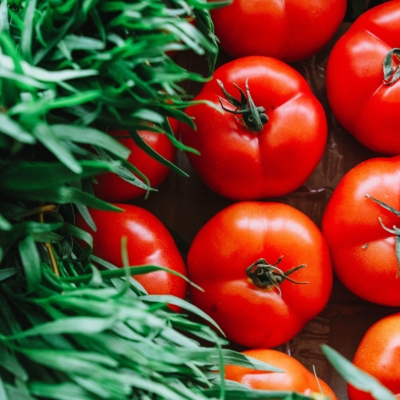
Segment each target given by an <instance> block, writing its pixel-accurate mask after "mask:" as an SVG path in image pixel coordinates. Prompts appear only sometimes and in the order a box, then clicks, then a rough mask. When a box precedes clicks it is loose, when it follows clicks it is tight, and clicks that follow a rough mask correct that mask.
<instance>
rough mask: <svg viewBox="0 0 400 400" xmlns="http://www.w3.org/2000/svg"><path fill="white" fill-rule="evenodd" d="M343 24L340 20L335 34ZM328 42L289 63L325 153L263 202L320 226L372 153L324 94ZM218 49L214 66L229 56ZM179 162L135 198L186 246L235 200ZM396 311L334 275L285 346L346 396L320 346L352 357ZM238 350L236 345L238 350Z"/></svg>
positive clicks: (194, 62) (196, 66)
mask: <svg viewBox="0 0 400 400" xmlns="http://www.w3.org/2000/svg"><path fill="white" fill-rule="evenodd" d="M346 29H347V25H346V24H343V25H342V27H341V29H340V31H339V32H338V34H337V36H336V37H338V36H340V34H342V33H343V32H344V31H345V30H346ZM335 40H336V38H335V39H334V40H333V41H332V43H331V44H330V45H329V46H328V47H327V48H326V49H324V51H323V52H321V53H320V54H318V55H317V56H315V57H313V58H311V59H308V60H305V61H304V62H301V63H296V64H292V66H293V67H294V68H295V69H297V70H298V71H299V72H300V73H301V74H302V75H303V76H304V77H305V78H306V79H307V81H308V82H309V84H310V86H311V88H312V90H313V92H314V94H315V95H316V96H317V97H318V99H319V100H320V101H321V103H322V104H323V106H324V107H325V111H326V116H327V120H328V124H329V139H328V143H327V146H326V151H325V154H324V157H323V159H322V161H321V162H320V164H319V165H318V167H317V169H316V170H315V171H314V173H313V174H312V176H311V177H310V178H309V180H308V181H307V182H306V183H305V185H303V186H302V187H301V188H299V189H298V190H296V191H295V192H293V193H291V194H289V195H287V196H284V197H281V198H275V199H268V200H265V201H271V200H273V201H280V202H283V203H286V204H290V205H292V206H294V207H296V208H297V209H299V210H301V211H302V212H304V213H305V214H306V215H308V216H309V217H310V218H311V219H312V220H313V221H314V222H315V223H316V224H317V225H318V226H320V223H321V217H322V214H323V211H324V208H325V206H326V203H327V201H328V199H329V197H330V195H331V193H332V191H333V189H334V188H335V187H336V185H337V183H338V182H339V180H340V179H341V177H342V176H343V175H344V174H345V173H346V172H347V171H348V170H350V169H351V168H352V167H354V166H355V165H357V164H358V163H359V162H361V161H363V160H365V159H367V158H370V157H373V156H376V154H374V153H372V152H370V151H368V150H367V149H365V148H364V147H363V146H361V145H360V144H359V143H358V142H356V140H355V139H354V138H353V137H352V136H351V135H350V134H349V133H348V132H346V131H345V130H344V129H343V128H342V127H341V126H340V125H339V124H338V123H337V122H336V120H335V118H334V116H333V115H332V112H331V110H330V109H329V106H328V103H327V99H326V93H325V85H324V78H325V66H326V62H327V58H328V54H329V49H330V48H331V46H332V44H333V43H334V41H335ZM177 57H178V60H179V62H181V63H182V64H183V65H184V66H185V67H186V68H188V69H190V70H195V71H200V72H202V71H205V65H206V64H205V60H204V59H203V58H202V57H194V56H193V55H189V54H178V56H177ZM229 60H230V59H229V57H228V56H226V55H225V54H223V53H221V54H220V57H219V60H218V65H221V64H223V63H225V62H226V61H229ZM200 88H201V85H200V84H197V83H196V84H194V83H190V84H187V85H186V89H187V90H188V91H189V92H190V93H192V94H196V93H198V91H199V90H200ZM176 163H177V165H178V166H179V167H180V168H181V169H183V170H184V171H186V172H187V173H188V174H189V178H184V177H181V176H178V175H176V174H174V173H172V174H171V175H170V176H169V178H168V179H167V180H166V181H165V182H164V183H163V184H162V185H161V186H160V187H159V191H158V192H156V193H152V194H151V195H150V197H149V198H148V199H146V200H145V199H138V200H135V201H134V202H133V203H134V204H136V205H139V206H142V207H144V208H146V209H148V210H150V211H152V212H153V213H154V214H155V215H156V216H157V217H158V218H159V219H160V220H161V221H162V222H163V223H164V224H166V225H167V226H168V227H169V228H170V229H171V230H173V231H174V232H175V233H176V234H177V235H178V236H179V237H180V238H181V239H182V240H183V241H184V242H185V243H186V245H190V243H191V241H192V240H193V238H194V236H195V234H196V233H197V232H198V230H199V229H200V228H201V227H202V226H203V225H204V224H205V223H206V222H207V221H208V220H209V219H210V218H211V217H212V216H213V215H215V214H216V213H217V212H218V211H220V210H221V209H223V208H225V207H226V206H228V205H230V204H232V203H233V201H232V200H228V199H225V198H223V197H221V196H219V195H217V194H216V193H214V192H212V191H211V190H210V189H208V188H207V187H206V186H205V185H204V184H203V183H202V182H201V181H200V179H199V178H198V177H197V176H196V174H195V172H194V171H193V170H192V169H191V167H190V165H189V163H188V161H187V159H186V156H185V154H184V153H180V154H178V157H177V161H176ZM397 311H399V309H398V308H390V307H383V306H377V305H374V304H371V303H367V302H365V301H363V300H361V299H359V298H357V297H356V296H354V295H353V294H351V293H350V292H349V291H348V290H347V289H346V288H345V287H344V286H343V285H342V284H341V283H340V282H339V281H338V280H337V279H336V278H335V280H334V286H333V291H332V294H331V298H330V301H329V304H328V306H327V307H326V309H325V310H324V311H323V312H322V313H321V314H320V315H319V316H318V317H317V318H316V319H314V320H313V321H311V322H310V323H308V324H307V325H306V327H305V328H304V329H303V331H302V332H301V333H300V334H299V335H298V336H297V337H296V338H294V339H293V340H292V341H291V342H290V343H288V344H287V346H282V347H281V348H280V349H281V350H283V351H290V353H291V354H292V355H293V356H294V357H296V358H297V359H298V360H299V361H301V362H302V363H303V364H304V365H305V366H306V367H307V368H309V369H310V370H312V368H313V366H315V368H316V372H317V375H318V376H319V377H320V378H322V379H323V380H325V381H326V382H327V383H328V384H329V385H330V386H331V387H332V389H333V390H334V391H335V393H336V394H337V397H338V399H340V400H347V399H348V397H347V392H346V384H345V383H344V381H343V380H342V379H341V378H340V377H339V375H338V374H337V373H336V372H335V371H334V370H333V369H332V367H331V366H330V365H329V363H328V362H327V360H326V359H325V358H324V356H323V354H322V352H321V350H320V345H321V344H323V343H326V344H328V345H330V346H332V347H333V348H334V349H336V350H337V351H339V352H340V353H341V354H342V355H344V356H345V357H347V358H348V359H351V358H352V357H353V355H354V352H355V349H356V347H357V345H358V343H359V341H360V339H361V337H362V336H363V334H364V333H365V331H366V329H367V328H368V327H369V326H371V324H373V323H374V322H375V321H377V320H378V319H380V318H382V317H383V316H386V315H389V314H391V313H394V312H397ZM239 350H240V349H239Z"/></svg>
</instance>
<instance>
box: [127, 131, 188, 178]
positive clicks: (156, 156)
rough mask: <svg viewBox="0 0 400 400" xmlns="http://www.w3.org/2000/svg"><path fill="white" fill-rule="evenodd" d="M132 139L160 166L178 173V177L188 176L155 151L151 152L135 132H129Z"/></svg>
mask: <svg viewBox="0 0 400 400" xmlns="http://www.w3.org/2000/svg"><path fill="white" fill-rule="evenodd" d="M129 133H130V135H131V137H132V139H133V140H134V142H135V143H136V144H137V145H138V146H139V147H140V148H141V149H142V150H144V151H145V152H146V153H147V154H149V155H150V156H151V157H152V158H154V159H155V160H157V161H159V162H160V163H161V164H163V165H165V166H167V167H168V168H170V169H171V170H172V171H174V172H176V173H178V174H179V175H182V176H185V177H187V176H188V174H187V173H186V172H184V171H182V170H181V169H180V168H178V167H177V166H176V165H175V164H173V163H171V162H170V161H168V160H167V159H165V158H164V157H162V156H161V155H160V154H158V153H157V152H156V151H155V150H153V149H152V148H151V147H150V146H149V145H148V144H147V143H146V142H145V141H144V140H143V139H142V138H141V136H140V135H139V134H138V133H137V132H136V131H130V132H129Z"/></svg>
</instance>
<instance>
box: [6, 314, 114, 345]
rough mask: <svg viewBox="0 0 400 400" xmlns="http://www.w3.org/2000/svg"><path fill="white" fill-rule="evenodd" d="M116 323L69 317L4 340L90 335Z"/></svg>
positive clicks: (105, 319) (106, 319) (106, 320)
mask: <svg viewBox="0 0 400 400" xmlns="http://www.w3.org/2000/svg"><path fill="white" fill-rule="evenodd" d="M115 323H116V318H95V317H69V318H62V319H58V320H55V321H51V322H47V323H44V324H41V325H37V326H35V327H34V328H31V329H28V330H25V331H23V332H21V333H19V334H17V335H14V336H8V337H7V338H6V340H19V339H20V338H24V337H29V336H37V335H59V334H82V335H91V334H94V333H98V332H103V331H104V330H108V329H111V328H112V327H113V326H114V325H115Z"/></svg>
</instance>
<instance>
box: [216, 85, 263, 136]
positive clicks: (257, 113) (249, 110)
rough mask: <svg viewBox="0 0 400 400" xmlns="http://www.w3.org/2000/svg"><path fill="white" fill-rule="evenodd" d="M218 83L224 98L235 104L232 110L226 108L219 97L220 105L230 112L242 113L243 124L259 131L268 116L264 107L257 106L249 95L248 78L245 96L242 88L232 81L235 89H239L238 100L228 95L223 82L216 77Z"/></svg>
mask: <svg viewBox="0 0 400 400" xmlns="http://www.w3.org/2000/svg"><path fill="white" fill-rule="evenodd" d="M217 83H218V85H219V86H220V87H221V90H222V92H223V93H224V96H225V99H226V100H227V101H228V102H229V103H230V104H232V105H233V106H235V107H236V108H235V109H234V110H230V109H229V108H226V107H225V106H224V105H223V103H222V99H221V98H220V99H219V102H220V104H221V107H222V108H223V109H224V110H225V111H227V112H230V113H232V114H241V115H242V121H243V124H244V126H245V127H246V128H247V129H249V130H251V131H253V132H257V133H258V132H261V131H262V129H263V127H264V125H265V124H266V123H267V122H268V116H267V114H266V113H265V108H264V107H261V106H259V107H257V106H256V105H255V104H254V101H253V98H252V97H251V94H250V89H249V80H248V79H246V93H247V98H246V95H245V93H244V92H243V90H242V89H241V88H240V87H239V86H238V85H236V83H234V84H233V85H234V86H235V88H236V89H238V90H239V92H240V100H238V99H236V98H235V97H233V96H232V95H230V94H229V93H228V92H227V91H226V89H225V87H224V84H223V83H222V82H221V81H220V80H219V79H217Z"/></svg>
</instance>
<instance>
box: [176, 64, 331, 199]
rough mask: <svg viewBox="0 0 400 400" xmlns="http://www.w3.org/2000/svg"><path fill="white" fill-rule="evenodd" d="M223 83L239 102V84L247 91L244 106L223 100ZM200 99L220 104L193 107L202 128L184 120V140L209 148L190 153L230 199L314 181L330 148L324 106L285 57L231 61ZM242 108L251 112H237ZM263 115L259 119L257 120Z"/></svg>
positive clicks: (191, 113)
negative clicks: (310, 179)
mask: <svg viewBox="0 0 400 400" xmlns="http://www.w3.org/2000/svg"><path fill="white" fill-rule="evenodd" d="M218 80H219V81H221V82H222V84H223V85H224V87H225V89H226V91H227V92H229V94H230V95H232V96H234V97H237V98H238V99H240V98H241V94H240V91H239V90H238V87H240V88H241V89H240V90H242V91H243V92H246V93H243V94H242V99H241V101H239V100H237V101H239V103H240V102H241V103H242V105H240V104H239V105H238V104H235V102H234V101H233V100H231V102H229V95H226V96H225V97H226V98H225V99H222V98H223V97H224V93H223V90H222V88H221V87H220V85H219V84H218V82H217V81H218ZM246 80H248V88H249V91H246ZM235 85H238V87H235ZM249 92H250V94H249ZM246 97H247V100H246ZM195 100H196V101H197V100H206V101H208V102H211V103H213V104H214V107H215V108H212V107H210V106H209V105H205V104H200V105H195V106H191V107H189V108H188V109H187V110H186V112H187V114H188V115H189V116H190V117H192V118H194V122H195V124H196V126H197V130H196V131H193V130H192V129H191V128H190V127H188V126H187V125H184V124H182V126H181V136H182V141H183V142H184V143H185V144H186V145H189V146H190V147H193V148H195V149H197V150H198V151H199V152H200V153H201V155H200V156H199V155H196V154H193V153H188V158H189V161H190V163H191V164H192V166H193V168H194V170H195V171H196V172H197V173H198V174H199V176H200V178H201V179H202V180H203V181H204V182H205V183H206V184H207V185H208V186H209V187H210V188H211V189H213V190H214V191H215V192H217V193H219V194H221V195H223V196H225V197H229V198H232V199H237V200H254V199H259V198H264V197H275V196H282V195H284V194H287V193H289V192H291V191H293V190H295V189H297V188H298V187H299V186H301V185H302V184H303V183H304V182H305V181H306V180H307V178H308V177H309V176H310V175H311V173H312V172H313V171H314V169H315V167H316V166H317V164H318V162H319V161H320V159H321V157H322V154H323V152H324V150H325V144H326V139H327V123H326V118H325V113H324V109H323V108H322V106H321V104H320V103H319V101H318V100H317V99H316V98H315V96H314V95H313V94H312V92H311V89H310V87H309V86H308V84H307V82H306V81H305V79H304V78H303V77H302V76H301V75H300V74H299V73H298V72H297V71H295V70H294V69H293V68H291V67H289V66H288V65H286V64H284V63H283V62H281V61H279V60H275V59H272V58H269V57H244V58H241V59H238V60H235V61H231V62H229V63H227V64H225V65H223V66H222V67H220V68H218V69H217V70H216V71H215V74H214V77H213V79H212V80H211V81H210V82H207V83H206V84H205V85H204V87H203V89H202V91H201V93H200V94H199V95H198V96H197V97H196V98H195ZM251 101H253V102H254V104H255V107H259V108H258V110H257V112H256V115H250V114H249V112H248V110H249V107H250V104H251ZM220 102H221V104H220ZM251 108H252V107H251ZM239 109H241V110H247V111H245V113H243V114H235V112H236V111H237V110H239ZM257 118H259V122H260V123H259V124H255V123H254V121H257ZM266 119H268V122H266ZM252 120H254V121H253V122H252ZM263 123H264V124H263ZM257 130H258V131H257Z"/></svg>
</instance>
